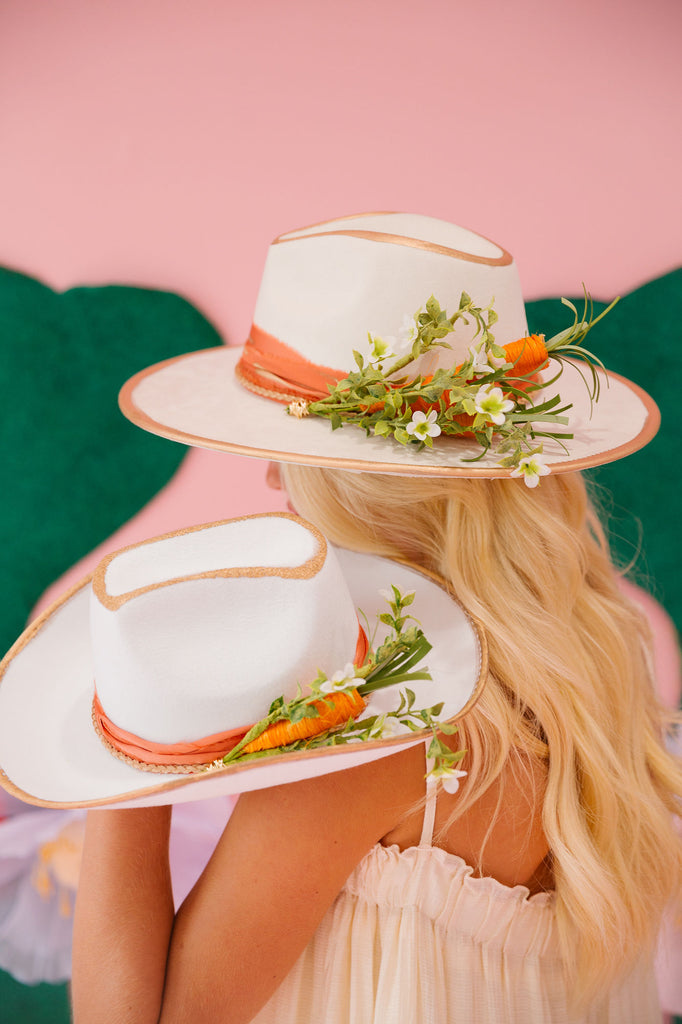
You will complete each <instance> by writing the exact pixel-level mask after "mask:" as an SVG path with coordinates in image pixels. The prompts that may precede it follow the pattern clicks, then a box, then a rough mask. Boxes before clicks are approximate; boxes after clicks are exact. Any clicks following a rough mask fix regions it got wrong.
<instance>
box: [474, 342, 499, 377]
mask: <svg viewBox="0 0 682 1024" xmlns="http://www.w3.org/2000/svg"><path fill="white" fill-rule="evenodd" d="M469 356H470V358H471V359H472V360H473V363H472V366H471V372H472V373H473V374H477V375H478V376H485V375H486V374H488V373H494V372H495V370H496V369H497V367H496V366H495V365H494V364H493V362H492V358H493V357H492V356H491V355H490V353H489V352H486V351H485V349H483V348H482V347H481V345H471V346H470V347H469Z"/></svg>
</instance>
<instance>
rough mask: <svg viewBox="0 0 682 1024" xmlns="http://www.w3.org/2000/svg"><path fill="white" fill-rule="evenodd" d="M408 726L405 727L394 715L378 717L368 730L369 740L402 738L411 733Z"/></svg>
mask: <svg viewBox="0 0 682 1024" xmlns="http://www.w3.org/2000/svg"><path fill="white" fill-rule="evenodd" d="M411 731H412V730H411V729H410V727H409V725H405V724H404V723H403V722H401V721H400V720H399V719H398V718H396V717H395V715H385V714H384V715H379V717H378V718H377V720H376V722H375V723H374V725H373V726H372V727H371V729H370V730H369V737H370V739H382V740H385V739H389V738H390V737H391V736H402V735H403V734H404V733H408V732H411Z"/></svg>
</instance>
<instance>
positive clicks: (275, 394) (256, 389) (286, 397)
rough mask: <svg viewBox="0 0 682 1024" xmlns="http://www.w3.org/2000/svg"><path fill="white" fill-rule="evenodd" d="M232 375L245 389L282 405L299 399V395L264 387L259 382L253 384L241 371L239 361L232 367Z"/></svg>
mask: <svg viewBox="0 0 682 1024" xmlns="http://www.w3.org/2000/svg"><path fill="white" fill-rule="evenodd" d="M234 375H235V377H236V378H237V380H238V381H239V383H240V384H241V385H242V387H245V388H246V390H247V391H252V392H253V393H254V395H259V396H260V397H261V398H270V399H274V401H275V402H280V403H281V404H282V405H286V404H287V403H289V402H296V401H298V400H299V399H300V397H301V396H300V395H292V394H289V393H287V392H286V391H275V390H273V389H271V388H264V387H262V386H261V385H260V384H254V383H253V382H252V381H250V380H249V378H248V377H246V376H245V375H244V373H243V372H242V370H241V368H240V366H239V363H237V365H236V366H235V368H234Z"/></svg>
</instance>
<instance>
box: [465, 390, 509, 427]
mask: <svg viewBox="0 0 682 1024" xmlns="http://www.w3.org/2000/svg"><path fill="white" fill-rule="evenodd" d="M474 401H475V405H476V412H482V413H484V415H485V416H486V417H487V418H488V419H489V420H491V421H492V422H493V423H494V424H495V425H496V426H497V427H501V426H502V424H503V423H504V421H505V419H506V415H505V413H508V412H510V411H511V410H512V409H513V408H514V403H513V402H511V401H510V400H509V399H508V398H505V397H504V394H503V393H502V388H494V387H491V386H490V385H487V386H484V387H481V388H479V389H478V391H477V392H476V397H475V400H474Z"/></svg>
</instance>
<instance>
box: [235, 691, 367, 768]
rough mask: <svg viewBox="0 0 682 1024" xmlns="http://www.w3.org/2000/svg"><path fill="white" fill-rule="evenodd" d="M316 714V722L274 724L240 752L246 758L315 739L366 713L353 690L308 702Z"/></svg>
mask: <svg viewBox="0 0 682 1024" xmlns="http://www.w3.org/2000/svg"><path fill="white" fill-rule="evenodd" d="M310 704H311V706H312V707H314V708H316V710H317V711H318V712H319V714H318V715H317V716H316V717H315V718H301V719H299V721H298V722H291V721H286V720H285V721H283V722H273V724H272V725H269V726H268V727H267V729H265V731H264V732H262V733H261V734H260V736H257V737H256V739H254V740H251V742H250V743H247V744H246V746H245V747H243V748H242V749H243V750H244V752H245V753H246V754H253V753H255V752H256V751H257V750H272V749H273V747H285V746H287V745H288V744H289V743H295V742H296V740H306V739H308V738H309V737H311V736H318V735H319V734H320V733H322V732H326V731H327V730H328V729H333V728H334V727H335V726H337V725H343V724H344V722H347V721H348V719H349V718H355V717H356V716H357V715H359V714H361V713H362V712H363V711H364V710H365V701H364V700H363V698H362V697H361V696H360V694H359V693H358V691H357V690H356V689H353V690H349V691H345V692H341V691H340V692H339V693H335V694H334V695H333V696H332V695H330V696H329V697H327V698H326V699H324V700H316V701H311V702H310Z"/></svg>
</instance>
